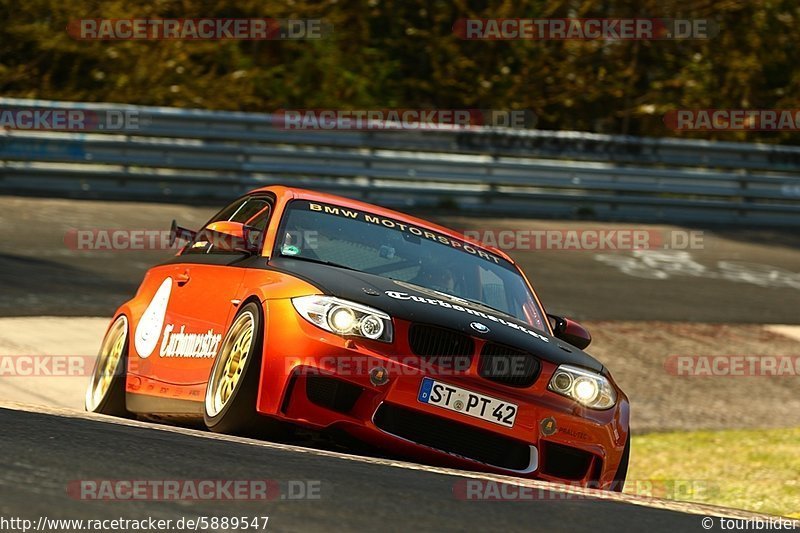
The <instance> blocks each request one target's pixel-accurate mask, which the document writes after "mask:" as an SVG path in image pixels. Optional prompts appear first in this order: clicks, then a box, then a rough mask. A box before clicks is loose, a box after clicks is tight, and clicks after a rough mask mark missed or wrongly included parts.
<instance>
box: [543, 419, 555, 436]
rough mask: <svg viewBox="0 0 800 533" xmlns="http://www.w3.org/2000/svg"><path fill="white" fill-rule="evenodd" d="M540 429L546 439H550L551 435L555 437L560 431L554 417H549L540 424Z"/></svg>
mask: <svg viewBox="0 0 800 533" xmlns="http://www.w3.org/2000/svg"><path fill="white" fill-rule="evenodd" d="M539 428H540V429H541V430H542V435H544V436H545V437H549V436H550V435H554V434H555V432H556V431H558V427H557V426H556V419H555V418H553V417H552V416H548V417H547V418H545V419H544V420H542V421H541V423H540V424H539Z"/></svg>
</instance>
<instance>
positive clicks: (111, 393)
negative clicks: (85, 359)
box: [84, 315, 131, 418]
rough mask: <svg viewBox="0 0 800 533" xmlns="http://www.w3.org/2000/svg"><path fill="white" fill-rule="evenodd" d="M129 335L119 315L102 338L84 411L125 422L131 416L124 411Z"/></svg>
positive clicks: (125, 319)
mask: <svg viewBox="0 0 800 533" xmlns="http://www.w3.org/2000/svg"><path fill="white" fill-rule="evenodd" d="M128 334H129V328H128V318H127V317H126V316H125V315H120V316H119V317H117V319H116V320H114V322H113V323H112V324H111V327H110V328H108V332H106V335H105V337H103V343H102V345H101V346H100V352H99V353H98V354H97V360H96V361H95V363H94V370H93V371H92V379H91V381H90V382H89V386H88V387H87V388H86V395H85V397H84V408H85V409H86V410H87V411H89V412H91V413H101V414H104V415H111V416H119V417H125V418H129V417H130V416H131V414H130V413H129V412H128V410H127V409H126V408H125V379H126V376H127V370H126V369H127V364H128Z"/></svg>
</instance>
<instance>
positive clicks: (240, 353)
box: [203, 302, 281, 437]
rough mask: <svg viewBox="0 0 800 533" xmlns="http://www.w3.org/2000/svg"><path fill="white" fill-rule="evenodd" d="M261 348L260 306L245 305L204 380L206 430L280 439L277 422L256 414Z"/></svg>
mask: <svg viewBox="0 0 800 533" xmlns="http://www.w3.org/2000/svg"><path fill="white" fill-rule="evenodd" d="M263 345H264V321H263V319H262V317H261V306H260V305H258V304H256V303H254V302H250V303H247V304H245V305H244V306H243V307H242V308H241V309H240V310H239V312H238V313H236V317H234V319H233V323H232V324H231V327H230V328H229V329H228V332H227V333H226V334H225V338H224V339H223V341H222V343H221V345H220V349H219V352H218V353H217V356H216V358H215V360H214V364H213V365H212V367H211V373H210V374H209V377H208V386H207V387H206V394H205V398H204V401H203V419H204V421H205V424H206V427H207V428H208V429H209V430H211V431H213V432H215V433H228V434H236V435H258V436H265V437H278V436H280V435H281V432H280V431H279V430H280V424H279V423H278V422H277V421H273V420H270V419H267V418H265V417H263V416H261V415H259V414H258V412H257V411H256V401H257V396H258V385H259V380H260V378H261V359H262V357H261V354H262V351H263Z"/></svg>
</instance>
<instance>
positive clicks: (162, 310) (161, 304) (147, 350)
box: [133, 277, 172, 359]
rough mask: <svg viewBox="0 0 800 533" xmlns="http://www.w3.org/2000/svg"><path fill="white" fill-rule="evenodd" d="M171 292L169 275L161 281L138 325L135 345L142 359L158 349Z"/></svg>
mask: <svg viewBox="0 0 800 533" xmlns="http://www.w3.org/2000/svg"><path fill="white" fill-rule="evenodd" d="M171 292H172V278H169V277H168V278H167V279H165V280H164V281H163V282H162V283H161V286H160V287H159V288H158V290H157V291H156V293H155V294H154V295H153V299H152V300H150V304H149V305H148V306H147V309H145V310H144V313H142V317H141V318H140V319H139V323H138V324H137V325H136V334H135V335H134V338H133V345H134V346H135V347H136V353H137V354H139V357H141V358H142V359H147V358H148V357H150V354H152V353H153V350H155V349H156V345H157V344H158V338H159V335H160V334H161V328H162V327H164V318H165V317H166V314H167V304H168V303H169V295H170V293H171Z"/></svg>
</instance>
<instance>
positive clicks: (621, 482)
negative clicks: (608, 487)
mask: <svg viewBox="0 0 800 533" xmlns="http://www.w3.org/2000/svg"><path fill="white" fill-rule="evenodd" d="M630 458H631V430H630V428H628V439H627V440H626V441H625V449H624V450H623V451H622V460H620V462H619V466H618V467H617V473H616V474H615V475H614V487H613V490H614V492H622V489H624V488H625V478H627V477H628V463H629V462H630Z"/></svg>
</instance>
